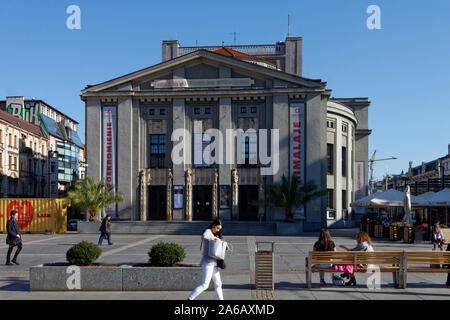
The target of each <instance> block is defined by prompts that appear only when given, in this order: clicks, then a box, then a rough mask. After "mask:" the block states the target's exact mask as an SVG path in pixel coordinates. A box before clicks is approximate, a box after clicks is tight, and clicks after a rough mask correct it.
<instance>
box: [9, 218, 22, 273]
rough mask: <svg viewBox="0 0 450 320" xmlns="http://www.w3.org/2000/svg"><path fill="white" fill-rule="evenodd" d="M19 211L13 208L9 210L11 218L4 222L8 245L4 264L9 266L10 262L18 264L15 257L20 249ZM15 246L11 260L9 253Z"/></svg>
mask: <svg viewBox="0 0 450 320" xmlns="http://www.w3.org/2000/svg"><path fill="white" fill-rule="evenodd" d="M18 216H19V213H18V212H17V211H15V210H13V211H11V219H10V220H8V222H7V223H6V229H7V231H8V236H7V237H6V244H8V245H9V248H8V253H7V254H6V265H7V266H11V265H12V263H11V262H13V263H15V264H17V265H19V262H17V257H18V256H19V253H20V251H21V250H22V236H21V235H20V229H19V222H18V221H17V219H18ZM15 246H17V249H16V253H15V254H14V258H13V259H12V260H11V253H12V251H13V248H14V247H15Z"/></svg>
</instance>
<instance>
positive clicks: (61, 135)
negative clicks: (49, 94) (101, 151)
mask: <svg viewBox="0 0 450 320" xmlns="http://www.w3.org/2000/svg"><path fill="white" fill-rule="evenodd" d="M0 110H2V111H3V112H2V114H5V113H6V114H8V115H10V118H11V117H12V118H11V119H14V120H16V119H17V120H16V121H20V123H22V124H23V123H26V124H27V125H28V127H27V128H39V130H40V132H41V133H42V134H43V136H44V137H45V139H46V144H45V149H43V148H42V145H43V143H41V144H39V143H37V142H36V143H35V142H33V143H32V145H31V147H32V150H33V152H35V151H34V149H35V148H39V150H40V151H41V155H42V157H43V158H45V160H44V159H42V162H44V161H45V167H44V169H45V170H46V171H45V172H44V174H45V175H46V176H47V184H46V186H45V188H44V189H46V192H47V191H48V192H47V193H44V195H45V196H48V197H52V198H56V197H58V196H60V195H62V194H63V193H64V192H65V191H66V190H67V189H68V188H69V187H70V186H71V185H72V184H73V183H74V182H75V181H76V180H77V179H78V178H79V176H80V172H79V167H80V164H81V165H82V166H83V164H84V150H83V143H82V141H81V139H80V138H79V136H78V133H77V131H78V125H79V123H78V122H77V121H75V120H74V119H72V118H70V117H69V116H67V115H65V114H63V113H61V112H60V111H58V110H57V109H56V108H54V107H52V106H51V105H49V104H48V103H46V102H45V101H43V100H35V99H30V100H28V99H27V100H26V99H24V97H22V96H19V97H7V99H6V100H3V101H0ZM30 125H32V126H30ZM23 126H24V125H23ZM26 143H29V142H26ZM35 144H36V146H35ZM27 146H28V147H29V148H31V147H30V146H29V145H27ZM23 160H24V161H25V159H23ZM20 164H22V163H20ZM24 164H25V165H26V163H24ZM83 170H84V169H83ZM41 171H42V169H41ZM41 171H39V172H41ZM35 172H36V171H33V172H31V171H29V170H28V171H27V172H23V175H22V176H26V175H30V176H31V177H33V176H34V175H35ZM19 174H20V172H19ZM40 174H41V173H40ZM25 188H31V189H33V187H32V186H31V187H30V186H28V187H25ZM32 195H38V193H32Z"/></svg>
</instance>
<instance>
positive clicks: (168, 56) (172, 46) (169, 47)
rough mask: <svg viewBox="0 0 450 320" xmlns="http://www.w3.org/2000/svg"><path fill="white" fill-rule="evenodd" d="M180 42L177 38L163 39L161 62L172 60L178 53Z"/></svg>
mask: <svg viewBox="0 0 450 320" xmlns="http://www.w3.org/2000/svg"><path fill="white" fill-rule="evenodd" d="M179 49H180V43H179V42H178V40H163V42H162V62H164V61H168V60H172V59H174V58H176V57H178V56H179V55H180V50H179Z"/></svg>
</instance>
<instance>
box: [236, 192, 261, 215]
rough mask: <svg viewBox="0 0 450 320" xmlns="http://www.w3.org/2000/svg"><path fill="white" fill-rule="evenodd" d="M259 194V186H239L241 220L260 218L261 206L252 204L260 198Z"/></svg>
mask: <svg viewBox="0 0 450 320" xmlns="http://www.w3.org/2000/svg"><path fill="white" fill-rule="evenodd" d="M258 196H259V195H258V186H239V220H241V221H257V220H258V209H259V208H258V207H257V206H253V205H251V204H250V203H251V202H252V201H255V200H258Z"/></svg>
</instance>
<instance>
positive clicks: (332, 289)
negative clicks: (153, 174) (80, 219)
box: [0, 229, 450, 300]
mask: <svg viewBox="0 0 450 320" xmlns="http://www.w3.org/2000/svg"><path fill="white" fill-rule="evenodd" d="M357 231H358V230H357V229H352V230H332V231H331V233H332V235H333V240H334V241H335V243H336V245H337V246H339V245H345V246H347V247H352V246H354V245H355V240H353V239H354V235H355V234H356V232H357ZM3 236H4V237H6V235H3ZM98 237H99V235H95V234H92V235H91V234H77V233H67V234H57V235H31V234H25V235H24V236H23V242H24V248H23V250H22V252H21V254H20V256H19V262H20V263H21V265H20V266H5V265H4V262H5V261H6V251H7V245H6V244H2V245H0V263H1V264H0V299H1V300H15V299H20V300H29V299H33V300H37V299H57V300H59V299H62V300H69V299H70V300H73V299H76V300H77V299H79V300H83V299H87V300H92V299H99V300H103V299H130V300H141V299H142V300H165V299H174V300H185V299H186V298H187V296H188V295H189V292H29V272H28V270H29V267H31V266H35V265H39V264H42V263H49V262H65V261H66V258H65V254H66V251H67V250H68V249H69V248H70V247H72V246H73V245H75V244H77V243H79V242H80V241H82V240H86V241H90V242H93V243H97V241H98ZM316 238H317V236H316V234H310V235H306V236H299V237H261V236H226V237H225V240H227V241H229V242H230V243H231V244H232V245H233V248H234V251H233V253H232V255H231V256H230V257H228V258H227V269H226V270H223V271H222V272H221V276H222V281H223V290H224V297H225V299H233V300H252V299H254V300H271V299H279V300H336V299H340V300H392V299H395V300H403V299H406V300H438V299H445V300H450V288H448V287H446V286H445V285H444V283H445V280H446V275H444V274H437V275H435V274H408V288H407V289H405V290H399V289H395V288H394V287H393V281H392V276H391V275H390V274H382V277H381V280H382V283H381V289H379V290H371V289H368V288H367V286H366V280H367V278H368V275H365V274H357V276H356V278H357V281H358V285H357V287H352V288H345V287H336V286H333V285H331V284H329V285H327V286H325V287H320V286H319V285H318V282H319V275H318V274H314V275H313V288H312V289H307V288H306V287H305V273H304V268H305V256H306V255H307V254H308V252H309V251H310V250H312V246H313V244H314V242H315V241H316ZM373 240H374V244H373V246H374V249H375V250H376V251H381V250H431V244H405V243H403V242H392V241H387V240H385V239H381V240H380V239H373ZM112 241H113V243H114V244H113V245H112V246H108V245H107V241H104V242H103V245H102V247H101V248H102V250H103V253H102V256H101V257H100V258H99V259H98V260H97V262H102V263H142V262H147V261H148V252H149V250H150V248H151V247H152V245H154V244H156V243H158V242H160V241H163V242H170V243H177V244H179V245H181V246H182V247H183V248H184V249H185V250H186V259H185V260H184V261H183V262H184V263H188V264H199V262H200V259H201V251H200V235H198V236H177V235H124V234H113V235H112ZM256 241H274V242H275V253H274V262H275V265H274V268H275V275H274V279H275V290H274V291H273V292H272V291H260V290H254V285H253V284H254V268H255V265H254V252H255V242H256ZM3 243H4V242H3ZM325 277H326V278H325V279H326V281H327V282H328V283H330V282H331V281H330V274H326V276H325ZM192 289H194V288H192ZM198 299H199V300H212V299H215V295H214V292H205V293H203V294H201V295H200V296H199V297H198Z"/></svg>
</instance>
